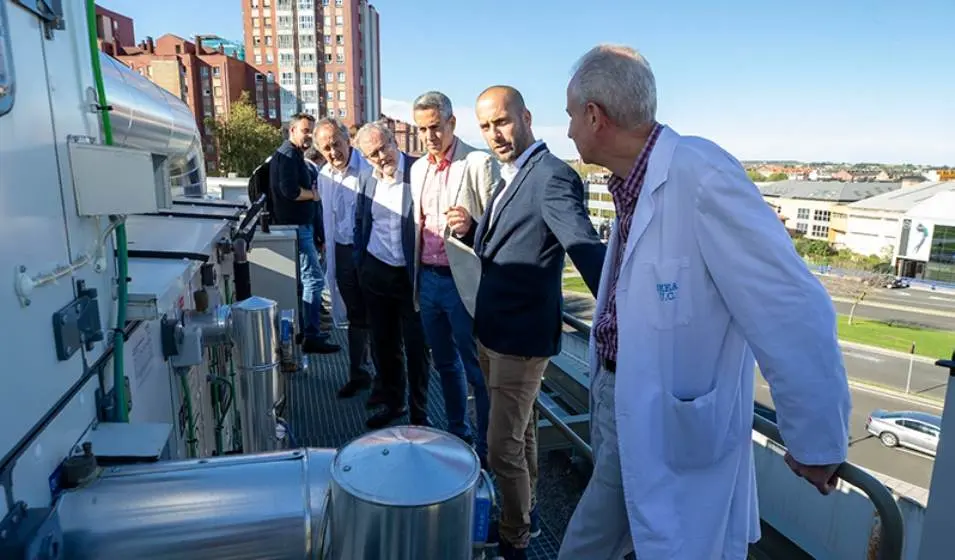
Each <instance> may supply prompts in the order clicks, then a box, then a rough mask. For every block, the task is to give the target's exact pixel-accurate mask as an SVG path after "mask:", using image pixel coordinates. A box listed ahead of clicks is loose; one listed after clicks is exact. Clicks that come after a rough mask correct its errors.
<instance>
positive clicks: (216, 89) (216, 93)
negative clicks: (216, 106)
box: [214, 86, 222, 97]
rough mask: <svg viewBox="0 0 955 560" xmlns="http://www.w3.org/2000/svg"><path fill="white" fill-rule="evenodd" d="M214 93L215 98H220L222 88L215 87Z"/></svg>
mask: <svg viewBox="0 0 955 560" xmlns="http://www.w3.org/2000/svg"><path fill="white" fill-rule="evenodd" d="M214 91H215V95H216V97H222V88H221V87H218V86H216V88H215V90H214Z"/></svg>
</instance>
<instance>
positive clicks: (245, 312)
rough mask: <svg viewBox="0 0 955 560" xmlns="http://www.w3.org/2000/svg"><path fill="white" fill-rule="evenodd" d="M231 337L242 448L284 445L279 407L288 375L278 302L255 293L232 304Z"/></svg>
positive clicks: (256, 449) (270, 448)
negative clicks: (281, 344)
mask: <svg viewBox="0 0 955 560" xmlns="http://www.w3.org/2000/svg"><path fill="white" fill-rule="evenodd" d="M230 320H231V323H232V328H231V330H232V341H233V343H234V345H235V347H234V352H235V366H236V375H237V376H238V377H237V382H238V385H239V386H238V387H236V392H237V393H238V402H237V403H236V404H237V405H238V406H239V407H240V408H239V411H240V413H241V418H242V449H243V451H244V452H245V453H260V452H264V451H274V450H277V449H282V448H284V447H285V446H286V445H287V444H286V442H287V439H285V438H283V437H280V436H281V434H284V430H282V429H280V428H279V424H280V422H279V420H280V419H279V418H278V416H277V411H278V409H280V408H281V407H282V406H283V404H284V402H285V377H284V376H283V375H282V372H281V367H280V366H281V356H280V353H279V335H278V304H277V303H276V302H274V301H272V300H269V299H265V298H261V297H258V296H252V297H250V298H248V299H245V300H243V301H240V302H238V303H235V304H233V305H232V313H231V319H230Z"/></svg>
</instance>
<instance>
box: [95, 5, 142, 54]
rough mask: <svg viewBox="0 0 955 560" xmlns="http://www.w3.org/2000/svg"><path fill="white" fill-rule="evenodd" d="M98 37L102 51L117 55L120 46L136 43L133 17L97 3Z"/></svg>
mask: <svg viewBox="0 0 955 560" xmlns="http://www.w3.org/2000/svg"><path fill="white" fill-rule="evenodd" d="M96 37H97V42H98V43H99V49H100V50H101V51H103V52H104V53H106V54H108V55H111V56H116V54H117V53H118V52H119V47H121V46H125V45H135V44H136V33H135V31H134V28H133V20H132V18H129V17H127V16H124V15H122V14H118V13H116V12H114V11H112V10H107V9H106V8H104V7H102V6H100V5H97V6H96Z"/></svg>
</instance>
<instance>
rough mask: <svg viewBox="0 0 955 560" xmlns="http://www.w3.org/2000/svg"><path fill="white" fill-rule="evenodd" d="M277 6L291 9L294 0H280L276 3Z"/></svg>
mask: <svg viewBox="0 0 955 560" xmlns="http://www.w3.org/2000/svg"><path fill="white" fill-rule="evenodd" d="M275 7H276V8H278V9H279V10H291V9H292V0H278V1H277V2H276V4H275Z"/></svg>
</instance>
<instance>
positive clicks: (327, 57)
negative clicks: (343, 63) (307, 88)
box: [325, 54, 332, 64]
mask: <svg viewBox="0 0 955 560" xmlns="http://www.w3.org/2000/svg"><path fill="white" fill-rule="evenodd" d="M331 63H332V55H330V54H326V55H325V64H331Z"/></svg>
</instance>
